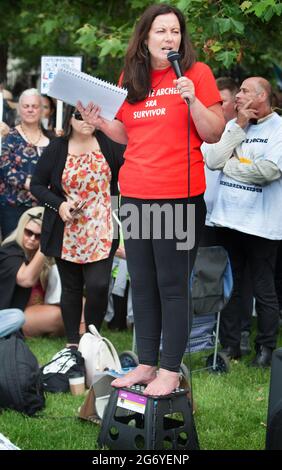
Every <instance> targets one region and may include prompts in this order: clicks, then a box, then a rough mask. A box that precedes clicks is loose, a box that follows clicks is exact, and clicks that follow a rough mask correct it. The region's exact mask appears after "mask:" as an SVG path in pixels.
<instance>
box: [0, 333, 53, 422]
mask: <svg viewBox="0 0 282 470" xmlns="http://www.w3.org/2000/svg"><path fill="white" fill-rule="evenodd" d="M0 363H1V368H0V407H1V408H4V409H5V408H11V409H13V410H16V411H20V412H22V413H25V414H27V415H28V416H33V415H34V414H35V413H36V412H37V411H39V410H41V409H42V408H44V406H45V397H44V392H43V387H42V382H41V379H40V369H39V365H38V362H37V359H36V357H35V356H34V354H33V353H32V352H31V350H30V349H29V347H28V346H27V344H26V343H25V342H24V339H23V337H22V336H21V335H20V334H19V333H16V334H13V335H11V336H7V337H5V338H1V339H0Z"/></svg>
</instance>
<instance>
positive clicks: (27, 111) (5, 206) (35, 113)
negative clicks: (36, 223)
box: [0, 88, 50, 239]
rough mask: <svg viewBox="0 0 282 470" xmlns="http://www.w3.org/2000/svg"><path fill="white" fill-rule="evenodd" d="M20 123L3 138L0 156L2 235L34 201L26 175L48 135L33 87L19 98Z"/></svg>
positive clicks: (45, 143) (14, 226)
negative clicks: (42, 125) (43, 127)
mask: <svg viewBox="0 0 282 470" xmlns="http://www.w3.org/2000/svg"><path fill="white" fill-rule="evenodd" d="M19 115H20V120H21V123H20V124H19V125H17V126H16V127H13V128H11V129H10V131H9V133H8V135H7V136H6V138H5V139H4V140H3V144H2V154H1V157H0V227H1V231H2V239H3V238H5V237H6V236H7V235H9V233H11V232H12V231H13V230H14V229H15V228H16V226H17V223H18V220H19V218H20V216H21V215H22V214H23V213H24V212H25V211H26V210H27V209H29V208H30V207H32V206H35V205H37V202H36V201H35V199H34V198H33V197H32V195H31V193H30V191H29V185H30V179H31V176H32V174H33V172H34V168H35V165H36V163H37V162H38V159H39V156H40V154H41V152H42V150H43V148H44V147H46V146H47V145H48V144H49V137H50V135H49V134H48V133H46V131H44V130H43V129H42V128H41V125H40V122H41V97H40V94H39V92H38V90H36V89H35V88H31V89H28V90H25V91H24V92H23V93H22V94H21V96H20V99H19Z"/></svg>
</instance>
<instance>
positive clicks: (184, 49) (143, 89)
mask: <svg viewBox="0 0 282 470" xmlns="http://www.w3.org/2000/svg"><path fill="white" fill-rule="evenodd" d="M168 13H174V14H175V15H176V16H177V18H178V21H179V24H180V32H181V43H180V47H179V51H178V52H179V54H180V56H181V67H182V70H187V69H188V68H189V67H191V65H193V63H194V62H195V60H196V55H195V52H194V49H193V46H192V43H191V41H190V38H189V36H188V32H187V29H186V23H185V18H184V15H183V13H182V12H181V11H180V10H179V9H178V8H176V7H173V6H171V5H167V4H166V3H159V4H156V5H151V6H149V7H148V8H147V9H146V10H145V11H144V13H143V15H142V16H141V18H140V19H139V21H138V23H137V24H136V27H135V30H134V32H133V36H132V38H131V40H130V42H129V46H128V49H127V52H126V55H125V65H124V73H123V78H122V85H123V86H124V87H125V88H127V90H128V97H127V100H128V102H129V103H136V102H138V101H142V100H144V99H145V98H146V97H147V96H148V94H149V92H150V89H151V61H150V54H149V52H148V49H147V46H146V43H145V41H146V40H147V39H148V34H149V31H150V29H151V26H152V23H153V21H154V19H155V18H156V17H157V16H159V15H166V14H168Z"/></svg>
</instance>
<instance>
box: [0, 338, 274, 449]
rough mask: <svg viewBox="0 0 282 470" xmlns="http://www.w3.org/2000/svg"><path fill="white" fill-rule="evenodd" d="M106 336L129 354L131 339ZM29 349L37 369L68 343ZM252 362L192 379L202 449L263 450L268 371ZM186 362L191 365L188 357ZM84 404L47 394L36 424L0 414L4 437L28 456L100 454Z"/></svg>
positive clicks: (197, 361)
mask: <svg viewBox="0 0 282 470" xmlns="http://www.w3.org/2000/svg"><path fill="white" fill-rule="evenodd" d="M103 334H104V335H105V336H107V337H108V338H109V339H110V340H111V341H112V342H113V343H114V345H115V346H116V348H117V350H118V352H122V351H124V350H126V349H131V342H132V334H131V333H129V332H126V333H124V332H122V333H119V332H114V333H113V332H110V331H109V330H107V329H105V330H104V331H103ZM28 344H29V346H30V347H31V349H32V351H33V352H34V353H35V355H36V356H37V358H38V360H39V363H40V364H45V363H46V362H48V361H49V360H50V359H51V357H52V356H53V355H54V354H55V353H56V352H57V351H59V350H60V349H62V348H63V347H64V339H47V338H40V339H35V338H34V339H30V340H28ZM279 346H282V332H280V337H279ZM202 356H203V354H192V355H191V364H192V370H193V369H196V368H198V367H199V366H200V365H201V364H203V357H202ZM252 357H253V356H248V357H247V358H244V359H243V360H242V361H232V363H231V371H230V373H229V374H222V375H215V374H211V373H209V372H208V371H202V372H195V373H194V374H193V394H194V399H195V401H196V406H197V411H196V414H195V421H196V427H197V431H198V435H199V441H200V447H201V449H207V450H215V449H217V450H224V449H234V450H236V449H245V450H248V449H264V443H265V431H266V418H267V406H268V392H269V378H270V371H269V370H259V369H254V368H250V367H248V362H249V361H250V359H251V358H252ZM184 362H185V363H186V364H187V365H188V358H187V356H186V357H185V360H184ZM83 401H84V398H83V397H81V396H78V397H74V396H72V395H70V394H69V393H66V394H47V397H46V408H45V409H44V410H43V411H42V412H41V413H40V414H39V415H38V417H37V418H28V417H26V416H23V415H21V414H19V413H16V412H13V411H4V412H2V413H1V414H0V432H1V433H3V434H4V435H5V436H6V437H8V438H9V439H10V440H11V441H12V442H13V443H14V444H15V445H17V446H18V447H20V448H21V449H24V450H28V449H29V450H50V449H54V450H70V449H85V450H93V449H98V447H97V443H96V440H97V436H98V433H99V429H100V428H99V426H98V425H95V424H92V423H89V422H86V421H81V420H79V419H78V418H77V417H76V416H77V410H78V408H79V406H80V405H81V404H82V403H83Z"/></svg>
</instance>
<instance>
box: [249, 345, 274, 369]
mask: <svg viewBox="0 0 282 470" xmlns="http://www.w3.org/2000/svg"><path fill="white" fill-rule="evenodd" d="M271 357H272V349H270V348H267V347H266V346H259V348H258V350H257V354H256V356H255V358H254V359H253V361H252V362H251V364H250V365H251V366H252V367H270V366H271Z"/></svg>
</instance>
